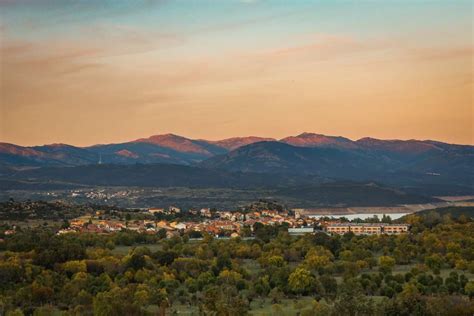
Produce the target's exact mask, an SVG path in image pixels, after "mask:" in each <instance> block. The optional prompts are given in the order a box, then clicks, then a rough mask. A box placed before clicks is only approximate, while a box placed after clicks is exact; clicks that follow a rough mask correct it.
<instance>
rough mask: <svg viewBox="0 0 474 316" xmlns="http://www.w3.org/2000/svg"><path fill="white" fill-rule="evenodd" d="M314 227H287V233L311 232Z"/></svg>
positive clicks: (302, 233) (301, 233)
mask: <svg viewBox="0 0 474 316" xmlns="http://www.w3.org/2000/svg"><path fill="white" fill-rule="evenodd" d="M313 233H314V227H299V228H288V234H290V235H304V234H313Z"/></svg>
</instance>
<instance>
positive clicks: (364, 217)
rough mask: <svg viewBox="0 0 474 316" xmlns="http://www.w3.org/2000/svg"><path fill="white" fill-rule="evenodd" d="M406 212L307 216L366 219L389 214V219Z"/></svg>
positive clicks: (398, 216) (380, 217) (314, 216)
mask: <svg viewBox="0 0 474 316" xmlns="http://www.w3.org/2000/svg"><path fill="white" fill-rule="evenodd" d="M408 214H410V213H389V214H384V213H357V214H341V215H338V214H327V215H308V217H311V218H321V217H326V216H327V217H333V218H341V217H345V218H347V219H348V220H354V219H356V218H360V219H367V218H371V217H374V216H375V215H377V217H378V218H379V219H382V217H383V216H384V215H386V216H390V218H391V219H398V218H400V217H403V216H405V215H408Z"/></svg>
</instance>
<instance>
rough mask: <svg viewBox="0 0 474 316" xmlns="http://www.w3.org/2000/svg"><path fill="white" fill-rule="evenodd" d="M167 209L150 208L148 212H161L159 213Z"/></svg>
mask: <svg viewBox="0 0 474 316" xmlns="http://www.w3.org/2000/svg"><path fill="white" fill-rule="evenodd" d="M164 212H165V210H164V209H163V208H150V209H148V213H150V214H159V213H164Z"/></svg>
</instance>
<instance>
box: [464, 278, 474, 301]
mask: <svg viewBox="0 0 474 316" xmlns="http://www.w3.org/2000/svg"><path fill="white" fill-rule="evenodd" d="M464 292H465V293H466V295H467V296H469V298H470V299H472V298H474V281H469V282H467V283H466V286H465V287H464Z"/></svg>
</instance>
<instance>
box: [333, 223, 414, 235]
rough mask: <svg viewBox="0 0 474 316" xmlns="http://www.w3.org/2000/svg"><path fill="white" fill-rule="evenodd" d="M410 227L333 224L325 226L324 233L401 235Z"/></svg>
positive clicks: (403, 225) (404, 225) (378, 224)
mask: <svg viewBox="0 0 474 316" xmlns="http://www.w3.org/2000/svg"><path fill="white" fill-rule="evenodd" d="M409 228H410V226H409V225H406V224H384V223H376V224H372V223H361V224H356V223H333V224H328V225H327V226H326V232H328V233H331V234H339V235H344V234H346V233H348V232H352V233H354V234H355V235H380V234H389V235H394V234H403V233H406V232H408V230H409Z"/></svg>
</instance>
